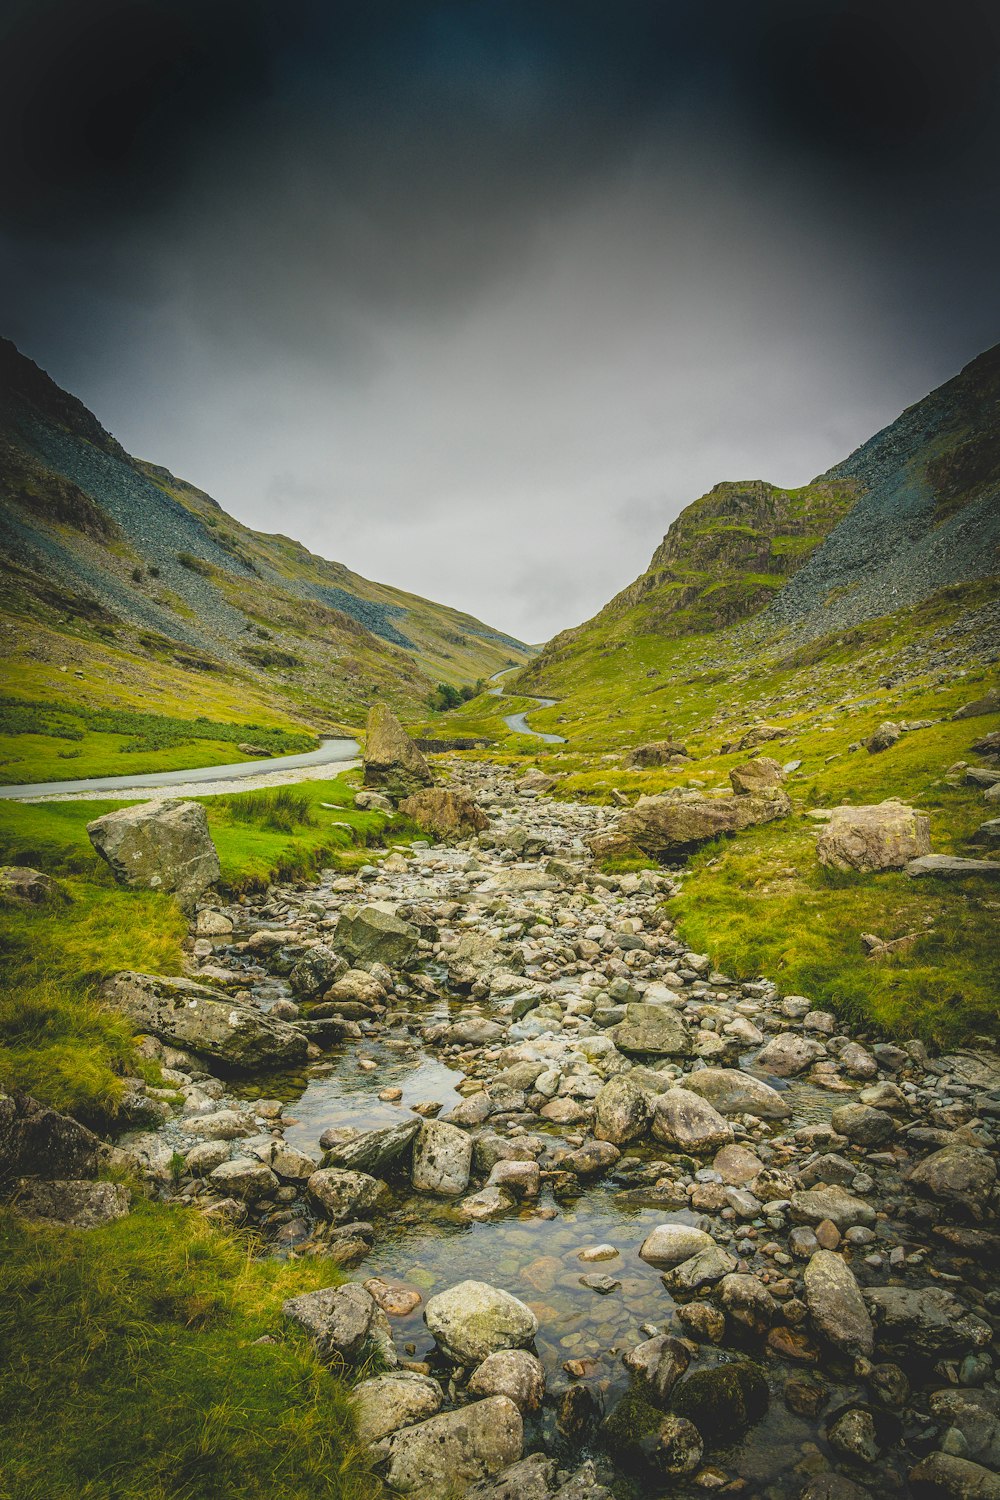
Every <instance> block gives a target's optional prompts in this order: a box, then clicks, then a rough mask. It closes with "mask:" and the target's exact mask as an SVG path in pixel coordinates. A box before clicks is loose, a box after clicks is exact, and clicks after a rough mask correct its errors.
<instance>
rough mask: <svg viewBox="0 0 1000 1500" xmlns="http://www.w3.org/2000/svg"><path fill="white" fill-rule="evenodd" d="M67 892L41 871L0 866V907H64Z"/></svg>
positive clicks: (16, 866) (13, 866) (18, 866)
mask: <svg viewBox="0 0 1000 1500" xmlns="http://www.w3.org/2000/svg"><path fill="white" fill-rule="evenodd" d="M69 899H70V898H69V892H68V891H67V890H66V888H65V886H62V885H60V884H59V882H58V880H53V879H52V876H51V875H46V874H45V873H44V872H43V871H42V870H33V869H32V868H31V866H30V865H2V866H0V906H22V907H27V908H30V907H33V906H66V905H67V904H68V903H69Z"/></svg>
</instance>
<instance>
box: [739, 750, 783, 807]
mask: <svg viewBox="0 0 1000 1500" xmlns="http://www.w3.org/2000/svg"><path fill="white" fill-rule="evenodd" d="M784 779H785V773H784V771H783V770H782V769H781V766H780V764H779V762H778V761H776V760H772V759H771V757H770V756H769V755H761V756H759V757H758V758H757V759H756V760H748V761H747V763H746V765H743V766H733V768H732V770H731V771H730V772H729V781H730V784H731V785H732V788H733V793H734V795H735V796H737V797H752V796H753V795H754V794H755V793H759V792H767V791H769V790H770V789H771V788H772V787H778V786H780V785H781V783H782V782H783V781H784Z"/></svg>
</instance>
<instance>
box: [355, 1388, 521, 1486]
mask: <svg viewBox="0 0 1000 1500" xmlns="http://www.w3.org/2000/svg"><path fill="white" fill-rule="evenodd" d="M523 1451H524V1423H523V1421H522V1419H521V1413H520V1412H519V1411H518V1409H517V1407H516V1406H515V1405H514V1403H513V1401H509V1400H508V1399H507V1397H506V1396H487V1397H486V1398H485V1400H483V1401H473V1402H472V1403H471V1404H470V1405H469V1406H461V1407H459V1408H458V1410H457V1411H447V1412H440V1413H439V1414H438V1415H437V1416H436V1417H430V1418H429V1419H428V1420H427V1421H426V1422H419V1423H418V1424H417V1425H416V1426H415V1427H404V1428H403V1429H402V1431H400V1432H395V1433H393V1435H392V1436H391V1437H389V1438H386V1440H385V1442H384V1443H381V1444H379V1445H378V1446H377V1447H376V1448H375V1450H374V1456H375V1459H376V1462H377V1463H378V1464H379V1466H380V1467H382V1466H384V1468H383V1472H384V1475H385V1480H386V1484H387V1485H388V1487H389V1489H390V1490H391V1491H392V1493H393V1494H397V1495H410V1496H414V1497H416V1500H439V1497H444V1496H446V1495H463V1494H465V1492H466V1490H467V1489H468V1486H469V1485H470V1484H474V1483H475V1482H476V1481H477V1480H483V1479H488V1478H490V1476H491V1475H494V1474H499V1473H500V1472H501V1470H503V1469H505V1468H506V1467H507V1466H508V1464H512V1463H516V1462H517V1460H518V1459H519V1458H520V1457H521V1454H522V1452H523Z"/></svg>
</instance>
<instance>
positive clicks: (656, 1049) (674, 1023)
mask: <svg viewBox="0 0 1000 1500" xmlns="http://www.w3.org/2000/svg"><path fill="white" fill-rule="evenodd" d="M611 1034H612V1036H613V1038H614V1043H615V1046H616V1047H617V1048H618V1050H619V1051H620V1052H630V1053H639V1054H647V1053H648V1054H652V1055H656V1056H660V1057H688V1056H689V1055H690V1053H691V1049H692V1043H691V1034H690V1032H689V1031H688V1029H687V1026H686V1025H685V1024H684V1021H683V1019H682V1018H681V1016H680V1015H679V1014H678V1013H677V1011H676V1010H674V1008H673V1006H672V1005H658V1004H652V1005H650V1004H639V1005H626V1007H625V1019H624V1021H621V1022H620V1023H619V1024H618V1025H617V1026H616V1027H615V1028H614V1030H613V1031H612V1033H611Z"/></svg>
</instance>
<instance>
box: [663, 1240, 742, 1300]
mask: <svg viewBox="0 0 1000 1500" xmlns="http://www.w3.org/2000/svg"><path fill="white" fill-rule="evenodd" d="M735 1270H736V1257H735V1256H733V1255H730V1253H729V1251H728V1250H723V1249H722V1248H721V1246H719V1245H716V1244H714V1243H713V1244H712V1245H710V1246H709V1247H708V1248H707V1249H705V1250H699V1252H698V1254H697V1255H693V1256H692V1257H691V1259H690V1260H682V1261H681V1263H680V1265H679V1266H674V1268H673V1270H672V1271H668V1272H667V1274H666V1275H665V1276H664V1278H663V1284H664V1286H665V1287H666V1288H667V1290H668V1291H671V1292H682V1293H683V1292H697V1291H698V1290H699V1288H701V1287H703V1286H712V1285H713V1284H714V1283H715V1282H717V1281H721V1280H722V1278H723V1276H728V1275H729V1273H730V1271H735Z"/></svg>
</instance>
